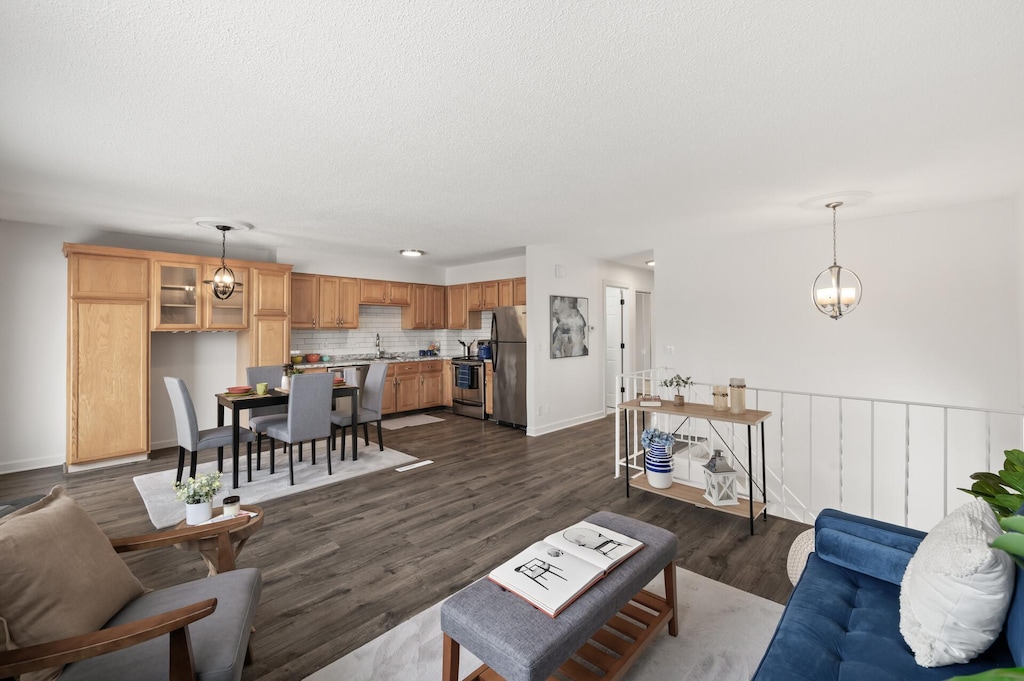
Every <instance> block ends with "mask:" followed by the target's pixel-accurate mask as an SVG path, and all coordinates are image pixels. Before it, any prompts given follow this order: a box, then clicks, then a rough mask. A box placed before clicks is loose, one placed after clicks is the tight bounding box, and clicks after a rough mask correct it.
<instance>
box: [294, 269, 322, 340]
mask: <svg viewBox="0 0 1024 681" xmlns="http://www.w3.org/2000/svg"><path fill="white" fill-rule="evenodd" d="M319 314H320V277H318V276H317V275H315V274H299V273H297V272H293V273H292V328H293V329H315V328H317V315H319Z"/></svg>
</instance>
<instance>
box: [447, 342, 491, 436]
mask: <svg viewBox="0 0 1024 681" xmlns="http://www.w3.org/2000/svg"><path fill="white" fill-rule="evenodd" d="M485 375H486V373H485V372H484V362H483V360H481V359H465V358H462V357H455V358H454V359H452V412H453V413H455V414H460V415H462V416H470V417H472V418H475V419H481V420H483V419H486V418H487V412H486V410H485V407H484V394H485V393H484V391H485V389H486V387H485V386H484V380H485V379H484V376H485Z"/></svg>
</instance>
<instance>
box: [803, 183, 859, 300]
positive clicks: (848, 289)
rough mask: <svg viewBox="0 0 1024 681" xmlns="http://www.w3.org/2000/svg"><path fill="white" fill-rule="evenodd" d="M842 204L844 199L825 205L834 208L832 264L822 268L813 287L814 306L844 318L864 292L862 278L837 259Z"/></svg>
mask: <svg viewBox="0 0 1024 681" xmlns="http://www.w3.org/2000/svg"><path fill="white" fill-rule="evenodd" d="M841 205H843V202H842V201H832V202H831V203H828V204H826V205H825V207H826V208H831V209H832V266H831V267H828V268H826V269H824V270H822V272H821V274H819V275H818V278H817V279H815V280H814V286H813V287H812V288H811V294H812V296H813V297H814V306H815V307H817V308H818V310H820V311H821V312H822V314H826V315H828V316H829V317H831V318H832V319H842V318H843V317H844V316H846V315H848V314H850V313H851V312H853V311H854V310H855V309H856V307H857V305H858V304H860V297H861V292H862V289H861V284H860V278H859V277H858V276H857V275H856V274H855V273H854V272H853V270H849V269H846V268H845V267H842V266H841V265H839V264H838V262H837V261H836V209H837V208H839V206H841Z"/></svg>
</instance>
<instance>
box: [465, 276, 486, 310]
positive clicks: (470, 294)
mask: <svg viewBox="0 0 1024 681" xmlns="http://www.w3.org/2000/svg"><path fill="white" fill-rule="evenodd" d="M466 301H467V309H468V310H469V311H470V312H479V311H480V310H483V309H484V282H482V281H474V282H471V283H469V284H466Z"/></svg>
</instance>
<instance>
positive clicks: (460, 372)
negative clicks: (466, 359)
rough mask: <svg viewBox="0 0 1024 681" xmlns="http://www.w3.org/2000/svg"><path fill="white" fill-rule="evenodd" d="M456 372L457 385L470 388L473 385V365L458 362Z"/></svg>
mask: <svg viewBox="0 0 1024 681" xmlns="http://www.w3.org/2000/svg"><path fill="white" fill-rule="evenodd" d="M456 366H457V371H456V374H455V387H457V388H464V389H467V390H468V389H470V388H472V387H473V365H472V364H458V365H456Z"/></svg>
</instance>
